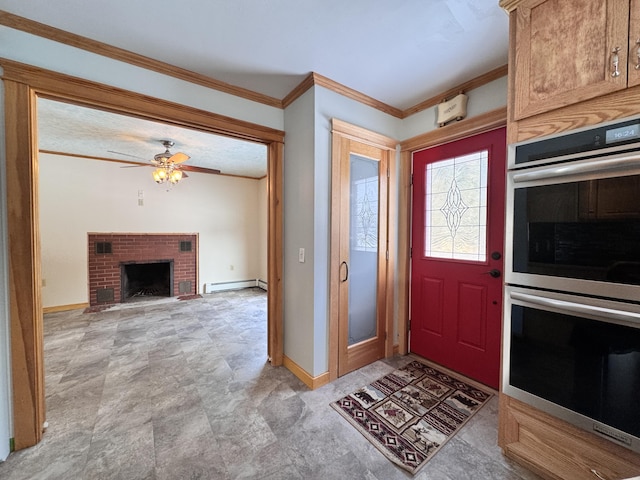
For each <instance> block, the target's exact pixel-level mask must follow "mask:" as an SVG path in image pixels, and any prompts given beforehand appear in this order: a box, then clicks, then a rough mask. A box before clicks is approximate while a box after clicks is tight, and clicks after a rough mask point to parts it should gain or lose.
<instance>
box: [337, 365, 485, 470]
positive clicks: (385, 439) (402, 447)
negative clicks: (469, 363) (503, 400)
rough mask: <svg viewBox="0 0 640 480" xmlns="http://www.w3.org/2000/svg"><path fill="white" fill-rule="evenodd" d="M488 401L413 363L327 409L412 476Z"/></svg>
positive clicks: (469, 387) (480, 393)
mask: <svg viewBox="0 0 640 480" xmlns="http://www.w3.org/2000/svg"><path fill="white" fill-rule="evenodd" d="M491 396H492V394H491V393H489V392H487V391H485V390H482V389H480V388H478V387H476V386H474V385H470V384H469V383H467V382H464V381H462V380H460V379H458V378H456V377H454V376H453V375H450V374H448V373H445V372H443V371H440V370H438V369H436V368H434V367H431V366H429V365H425V364H424V363H422V362H418V361H413V362H411V363H409V364H408V365H407V366H405V367H403V368H400V369H398V370H395V371H394V372H392V373H390V374H388V375H385V376H384V377H382V378H379V379H378V380H376V381H375V382H373V383H370V384H369V385H366V386H364V387H362V388H360V389H358V390H356V391H355V392H353V393H351V394H350V395H347V396H346V397H344V398H341V399H340V400H338V401H336V402H333V403H332V404H331V406H332V407H333V408H334V409H335V410H336V411H337V412H338V413H340V415H342V416H343V417H344V418H345V419H346V420H347V421H348V422H349V423H350V424H351V425H353V426H354V427H355V428H356V429H357V430H358V431H359V432H360V433H362V435H364V436H365V437H366V438H367V440H369V441H370V442H371V443H372V444H373V445H375V446H376V448H378V450H380V451H381V452H382V453H383V454H384V455H385V456H386V457H387V458H388V459H389V460H391V461H392V462H394V463H395V464H397V465H399V466H400V467H402V468H404V469H406V470H408V471H409V472H411V473H413V474H415V473H416V472H417V471H418V470H419V469H420V468H422V467H423V466H424V465H425V464H426V463H427V460H429V459H430V458H431V457H432V456H433V455H434V454H435V453H436V452H437V451H438V450H439V449H440V447H442V446H443V445H444V444H445V443H446V442H447V440H449V439H450V438H451V437H453V435H454V434H455V433H456V432H457V431H459V430H460V428H461V427H462V426H463V425H464V424H465V423H466V422H467V420H469V419H470V418H471V417H472V416H473V415H474V414H475V413H476V412H477V411H478V410H479V409H480V408H481V407H482V405H484V404H485V403H486V402H487V400H489V399H490V398H491Z"/></svg>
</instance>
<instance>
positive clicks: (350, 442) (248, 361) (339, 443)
mask: <svg viewBox="0 0 640 480" xmlns="http://www.w3.org/2000/svg"><path fill="white" fill-rule="evenodd" d="M265 309H266V295H265V293H264V292H262V291H261V290H259V289H246V290H240V291H235V292H225V293H215V294H210V295H206V296H205V297H204V298H201V299H195V300H188V301H177V300H173V299H171V301H157V302H143V303H136V304H130V305H127V306H126V307H124V308H122V307H118V308H113V309H109V310H106V311H103V312H99V313H91V314H85V313H82V311H72V312H61V313H55V314H48V315H46V316H45V369H46V401H47V420H48V422H49V428H48V430H47V432H46V433H45V435H44V440H43V441H42V442H41V443H40V444H38V445H37V446H35V447H32V448H29V449H25V450H22V451H20V452H16V453H13V454H12V455H10V456H9V458H8V459H7V461H6V462H4V463H0V478H2V479H6V480H10V479H11V480H13V479H16V480H17V479H65V480H67V479H74V480H75V479H100V480H105V479H123V480H125V479H126V480H133V479H148V480H152V479H158V480H161V479H170V480H175V479H180V480H182V479H184V480H195V479H329V480H331V479H350V480H352V479H367V480H392V479H408V478H416V479H418V480H426V479H429V480H440V479H441V480H463V479H483V480H484V479H492V480H493V479H495V480H497V479H513V480H533V479H536V478H538V477H536V476H535V475H534V474H532V473H530V472H528V471H527V470H525V469H524V468H522V467H520V466H518V465H516V464H514V463H512V462H510V461H509V460H507V459H506V458H504V457H503V456H502V454H501V451H500V449H499V448H498V447H497V446H496V437H497V427H496V426H497V401H496V399H495V398H494V399H493V400H491V402H490V403H489V404H488V405H486V406H485V407H484V408H483V409H482V410H481V411H480V412H478V414H476V415H475V417H473V418H472V419H471V420H470V422H469V423H468V424H467V425H466V426H465V427H464V428H463V430H462V431H461V432H459V433H458V434H457V435H456V436H455V437H454V438H453V439H451V440H450V441H449V442H448V443H447V444H446V445H445V446H444V447H443V448H442V449H441V450H440V452H438V453H437V454H436V455H435V456H434V458H433V459H432V460H430V461H429V463H428V464H427V465H426V466H425V467H424V468H423V469H422V470H421V471H420V472H419V473H418V474H417V475H416V476H415V477H412V476H411V475H410V474H408V473H406V472H405V471H403V470H401V469H400V468H398V467H396V466H395V465H393V464H392V463H391V462H389V461H388V460H386V459H385V458H384V457H383V456H382V454H380V453H379V452H378V451H377V450H376V449H375V448H374V447H373V446H372V445H370V444H369V442H367V440H365V439H364V437H363V436H362V435H360V434H359V433H358V432H357V431H356V430H355V429H354V428H353V427H351V426H350V425H349V424H348V423H347V422H346V421H345V420H344V419H342V418H341V417H340V416H339V415H338V414H337V413H336V412H335V411H334V410H333V409H331V407H329V403H330V402H332V401H333V400H336V399H337V398H339V397H340V396H342V395H344V394H347V393H349V392H351V391H352V390H354V389H355V388H358V387H360V386H362V385H364V384H365V383H368V382H371V381H373V380H375V379H376V378H378V377H380V376H382V375H384V374H386V373H388V372H390V371H391V370H393V369H394V368H397V367H398V366H401V365H403V364H404V363H406V362H408V361H409V357H396V358H392V359H389V360H384V361H379V362H376V363H374V364H372V365H370V366H368V367H365V368H363V369H361V370H358V371H356V372H353V373H351V374H349V375H346V376H344V377H342V378H340V379H338V380H337V381H335V382H333V383H331V384H329V385H325V386H324V387H322V388H319V389H316V390H315V391H310V390H309V389H307V387H306V386H305V385H304V384H303V383H302V382H300V381H299V380H298V379H297V378H296V377H295V376H294V375H293V374H291V373H290V372H289V371H288V370H286V369H285V368H273V367H271V366H269V365H268V364H267V363H266V362H265V359H266V315H265Z"/></svg>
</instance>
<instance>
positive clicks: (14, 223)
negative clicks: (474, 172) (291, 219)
mask: <svg viewBox="0 0 640 480" xmlns="http://www.w3.org/2000/svg"><path fill="white" fill-rule="evenodd" d="M0 66H1V67H2V68H3V70H4V74H3V81H4V89H5V116H6V118H8V119H11V121H7V122H6V131H5V137H6V138H5V141H6V163H7V168H6V172H7V173H6V179H7V199H8V201H7V204H8V209H7V210H8V212H7V213H8V218H7V224H8V243H9V245H8V252H9V278H10V287H9V296H10V322H11V323H10V330H11V339H10V343H11V365H12V366H11V370H12V391H13V398H12V401H13V402H12V403H13V426H14V441H15V448H16V450H19V449H22V448H26V447H29V446H32V445H35V444H36V443H38V442H39V441H40V439H41V438H42V425H43V423H44V420H45V405H44V364H43V344H42V338H43V324H42V316H43V313H42V302H41V285H42V281H41V274H40V235H39V225H38V223H39V222H38V187H37V185H38V149H37V112H36V98H37V97H39V96H40V97H46V98H50V99H53V100H59V101H66V102H73V103H78V104H81V105H85V106H88V107H93V108H98V109H103V110H109V111H113V112H116V113H121V114H125V115H130V116H135V117H139V118H145V119H149V120H155V121H160V122H165V123H169V124H174V125H180V126H185V127H189V128H193V129H197V130H201V131H205V132H210V133H216V134H221V135H227V136H231V137H235V138H239V139H244V140H250V141H254V142H259V143H263V144H265V145H266V146H267V151H268V153H267V155H268V160H267V163H268V167H267V172H268V173H267V178H268V185H267V188H268V194H267V195H268V233H267V237H268V242H267V243H268V247H267V248H268V254H267V257H268V258H267V264H268V278H267V282H268V285H269V287H268V293H267V298H268V300H267V301H268V307H267V315H268V327H267V328H268V355H269V359H270V361H271V364H272V365H274V366H278V365H281V364H282V359H283V331H282V298H283V297H282V288H283V287H282V285H283V283H282V243H283V240H282V238H283V236H282V226H283V223H282V216H283V206H282V185H283V183H282V182H283V172H282V161H283V142H284V132H282V131H280V130H276V129H272V128H269V127H264V126H261V125H256V124H252V123H249V122H245V121H241V120H237V119H233V118H230V117H225V116H222V115H217V114H214V113H211V112H207V111H203V110H198V109H196V108H192V107H187V106H184V105H180V104H176V103H172V102H168V101H165V100H160V99H157V98H152V97H149V96H146V95H141V94H137V93H133V92H130V91H127V90H123V89H119V88H115V87H111V86H108V85H103V84H99V83H96V82H91V81H88V80H83V79H79V78H75V77H70V76H67V75H63V74H59V73H56V72H51V71H47V70H43V69H40V68H36V67H31V66H28V65H24V64H20V63H17V62H13V61H10V60H2V61H0Z"/></svg>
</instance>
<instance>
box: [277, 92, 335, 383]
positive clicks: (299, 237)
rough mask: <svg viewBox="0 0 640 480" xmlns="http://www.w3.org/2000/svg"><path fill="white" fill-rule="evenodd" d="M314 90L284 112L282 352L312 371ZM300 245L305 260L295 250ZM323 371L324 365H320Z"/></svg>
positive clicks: (307, 370) (313, 370)
mask: <svg viewBox="0 0 640 480" xmlns="http://www.w3.org/2000/svg"><path fill="white" fill-rule="evenodd" d="M314 94H315V93H314V89H310V90H307V91H306V92H305V93H304V94H303V95H302V96H301V97H300V98H298V99H297V100H296V101H295V102H293V103H292V104H291V105H289V106H288V107H287V108H286V109H285V112H284V126H285V131H286V132H287V136H286V141H285V145H284V192H283V203H284V218H283V222H284V252H283V257H284V272H283V276H284V306H283V307H284V328H283V330H284V354H285V355H286V356H287V357H289V358H290V359H291V360H293V361H294V362H296V363H297V364H298V365H299V366H300V367H302V368H303V369H304V370H305V371H306V372H308V373H311V374H313V375H315V373H314V372H315V369H314V345H315V342H314V334H315V332H314V308H313V306H314V275H313V269H314V262H315V260H314V258H315V251H314V241H313V237H314V225H313V222H314V220H313V219H314V215H315V211H314V189H315V186H314V150H313V141H314V135H313V130H314V118H313V109H314V102H315V100H314ZM300 248H304V249H305V262H304V263H300V262H298V250H299V249H300ZM325 371H326V369H325Z"/></svg>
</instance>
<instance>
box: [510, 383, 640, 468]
mask: <svg viewBox="0 0 640 480" xmlns="http://www.w3.org/2000/svg"><path fill="white" fill-rule="evenodd" d="M500 412H501V413H500V417H501V423H500V429H499V439H498V441H499V443H500V445H501V446H502V448H503V450H504V452H505V454H506V455H507V456H508V457H510V458H513V459H514V460H516V461H518V462H520V463H523V464H524V465H526V466H528V467H529V468H531V469H532V470H534V471H535V472H536V473H538V474H540V475H541V476H543V477H544V478H550V479H562V480H585V479H590V478H591V479H593V480H598V479H604V480H620V479H624V478H630V477H634V476H637V475H640V457H638V456H637V455H636V454H634V453H632V452H631V451H629V450H627V449H625V448H622V447H619V446H617V445H614V444H613V443H612V442H608V441H606V440H604V439H601V438H600V437H597V436H595V435H593V434H590V433H587V432H585V431H583V430H580V429H577V428H575V427H573V426H572V425H569V424H567V423H565V422H563V421H561V420H558V419H556V418H554V417H552V416H550V415H547V414H545V413H543V412H540V411H538V410H536V409H534V408H532V407H530V406H528V405H526V404H524V403H522V402H519V401H518V400H515V399H513V398H511V397H508V396H506V395H501V397H500Z"/></svg>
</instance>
